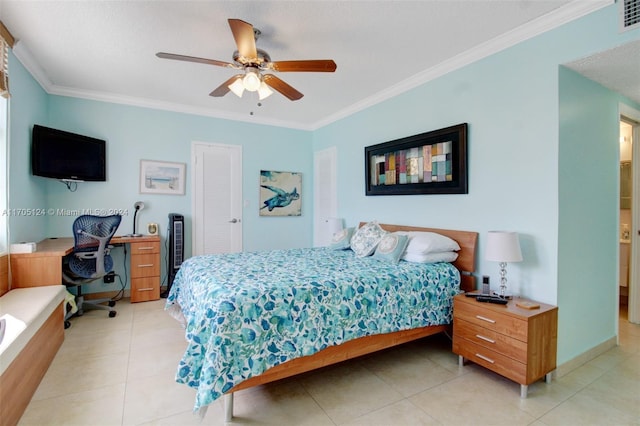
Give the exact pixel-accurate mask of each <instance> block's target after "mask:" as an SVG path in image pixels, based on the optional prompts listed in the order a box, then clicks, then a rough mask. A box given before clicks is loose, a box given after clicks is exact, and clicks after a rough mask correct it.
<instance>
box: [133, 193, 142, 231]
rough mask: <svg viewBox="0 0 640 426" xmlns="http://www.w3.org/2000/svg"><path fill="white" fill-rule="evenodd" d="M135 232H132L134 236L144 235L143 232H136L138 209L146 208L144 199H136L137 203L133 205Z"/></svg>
mask: <svg viewBox="0 0 640 426" xmlns="http://www.w3.org/2000/svg"><path fill="white" fill-rule="evenodd" d="M133 209H134V212H133V234H131V236H132V237H142V234H138V233H137V232H136V225H137V223H136V219H137V218H138V210H142V209H144V203H143V202H142V201H136V203H135V204H134V205H133Z"/></svg>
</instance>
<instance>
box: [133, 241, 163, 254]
mask: <svg viewBox="0 0 640 426" xmlns="http://www.w3.org/2000/svg"><path fill="white" fill-rule="evenodd" d="M148 253H160V241H140V242H139V243H131V255H132V256H135V255H137V254H148Z"/></svg>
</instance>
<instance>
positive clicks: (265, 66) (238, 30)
mask: <svg viewBox="0 0 640 426" xmlns="http://www.w3.org/2000/svg"><path fill="white" fill-rule="evenodd" d="M229 26H230V27H231V32H232V33H233V38H234V39H235V41H236V45H237V47H238V50H236V51H235V52H234V53H233V62H224V61H218V60H215V59H205V58H197V57H194V56H185V55H176V54H174V53H165V52H158V53H156V56H157V57H159V58H164V59H175V60H178V61H187V62H198V63H201V64H208V65H216V66H219V67H226V68H233V69H236V70H242V71H244V73H241V74H236V75H234V76H233V77H231V78H230V79H228V80H227V81H225V82H224V83H222V84H221V85H220V86H218V87H217V88H216V89H215V90H214V91H213V92H211V93H210V94H209V95H210V96H214V97H221V96H224V95H226V94H227V93H229V91H232V92H233V93H235V94H236V95H237V96H238V97H242V93H243V92H244V91H245V90H247V91H250V92H258V97H259V99H260V100H262V99H265V98H266V97H268V96H270V95H271V94H272V93H273V91H272V90H271V89H274V90H276V91H278V92H280V93H281V94H282V95H284V96H285V97H287V98H289V99H290V100H292V101H297V100H298V99H300V98H302V96H304V95H303V94H302V93H300V92H299V91H297V90H296V89H294V88H293V87H291V86H290V85H289V84H287V83H285V82H284V81H282V80H281V79H280V78H278V77H276V76H275V75H273V74H263V72H268V71H274V72H334V71H335V70H336V63H335V62H333V60H331V59H315V60H303V61H275V62H274V61H271V57H270V56H269V54H268V53H267V52H265V51H264V50H262V49H258V48H256V40H257V39H258V37H259V36H260V30H258V29H257V28H253V25H251V24H249V23H247V22H244V21H242V20H240V19H229Z"/></svg>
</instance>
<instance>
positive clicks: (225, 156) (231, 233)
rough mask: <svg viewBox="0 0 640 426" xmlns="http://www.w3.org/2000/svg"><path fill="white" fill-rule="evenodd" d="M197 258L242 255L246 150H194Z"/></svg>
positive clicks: (199, 146)
mask: <svg viewBox="0 0 640 426" xmlns="http://www.w3.org/2000/svg"><path fill="white" fill-rule="evenodd" d="M191 164H193V167H192V170H193V172H192V175H193V178H192V179H191V185H192V188H193V192H192V193H193V227H192V229H193V233H192V238H191V241H193V248H192V252H193V255H194V256H195V255H200V254H216V253H230V252H239V251H242V147H241V146H238V145H223V144H213V143H203V142H194V143H193V144H192V146H191Z"/></svg>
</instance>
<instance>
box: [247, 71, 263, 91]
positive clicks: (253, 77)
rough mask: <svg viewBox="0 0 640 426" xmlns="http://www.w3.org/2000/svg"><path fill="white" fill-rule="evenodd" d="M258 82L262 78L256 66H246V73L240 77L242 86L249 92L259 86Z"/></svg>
mask: <svg viewBox="0 0 640 426" xmlns="http://www.w3.org/2000/svg"><path fill="white" fill-rule="evenodd" d="M260 83H262V78H261V77H260V74H259V73H258V70H257V68H253V67H247V69H246V73H245V75H244V77H243V78H242V84H243V86H244V88H245V89H246V90H248V91H250V92H255V91H256V90H258V89H259V88H260Z"/></svg>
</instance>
